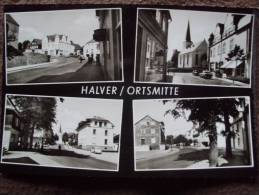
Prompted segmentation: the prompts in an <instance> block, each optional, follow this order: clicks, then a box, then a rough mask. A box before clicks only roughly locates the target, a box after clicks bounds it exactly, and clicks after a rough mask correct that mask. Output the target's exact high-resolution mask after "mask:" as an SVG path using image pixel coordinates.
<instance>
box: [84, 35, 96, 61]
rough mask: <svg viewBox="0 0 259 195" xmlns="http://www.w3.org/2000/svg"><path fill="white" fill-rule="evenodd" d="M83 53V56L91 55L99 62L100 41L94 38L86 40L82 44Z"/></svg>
mask: <svg viewBox="0 0 259 195" xmlns="http://www.w3.org/2000/svg"><path fill="white" fill-rule="evenodd" d="M83 55H84V56H85V57H92V58H93V60H94V61H96V62H99V63H100V42H97V41H95V40H91V41H88V42H87V43H86V44H85V45H84V46H83Z"/></svg>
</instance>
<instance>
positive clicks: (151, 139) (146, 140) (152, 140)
mask: <svg viewBox="0 0 259 195" xmlns="http://www.w3.org/2000/svg"><path fill="white" fill-rule="evenodd" d="M164 141H165V134H164V125H163V123H162V122H159V121H157V120H155V119H153V118H151V117H150V116H148V115H147V116H145V117H144V118H142V119H141V120H139V121H138V122H136V123H135V149H136V150H137V151H140V150H150V149H160V146H161V144H164Z"/></svg>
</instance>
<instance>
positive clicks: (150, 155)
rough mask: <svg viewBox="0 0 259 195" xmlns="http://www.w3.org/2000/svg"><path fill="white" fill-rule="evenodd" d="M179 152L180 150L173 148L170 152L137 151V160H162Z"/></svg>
mask: <svg viewBox="0 0 259 195" xmlns="http://www.w3.org/2000/svg"><path fill="white" fill-rule="evenodd" d="M177 152H179V149H177V148H173V149H172V150H171V149H168V150H152V151H136V160H148V159H156V158H161V157H164V156H167V155H170V154H175V153H177Z"/></svg>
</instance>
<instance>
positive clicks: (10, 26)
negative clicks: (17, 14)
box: [5, 14, 19, 49]
mask: <svg viewBox="0 0 259 195" xmlns="http://www.w3.org/2000/svg"><path fill="white" fill-rule="evenodd" d="M5 17H6V18H5V20H6V41H7V45H10V46H13V47H14V48H16V49H18V37H19V24H18V23H17V22H16V20H15V19H14V18H13V17H12V16H11V15H10V14H6V15H5Z"/></svg>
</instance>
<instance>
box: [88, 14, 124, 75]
mask: <svg viewBox="0 0 259 195" xmlns="http://www.w3.org/2000/svg"><path fill="white" fill-rule="evenodd" d="M96 16H97V17H98V19H99V24H100V25H99V29H96V30H95V31H94V35H93V39H94V40H95V41H97V42H99V43H100V65H102V66H103V69H104V71H105V73H106V74H107V78H106V79H107V80H121V79H122V40H121V39H122V38H121V31H122V28H121V26H122V20H121V12H120V9H107V10H96Z"/></svg>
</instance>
